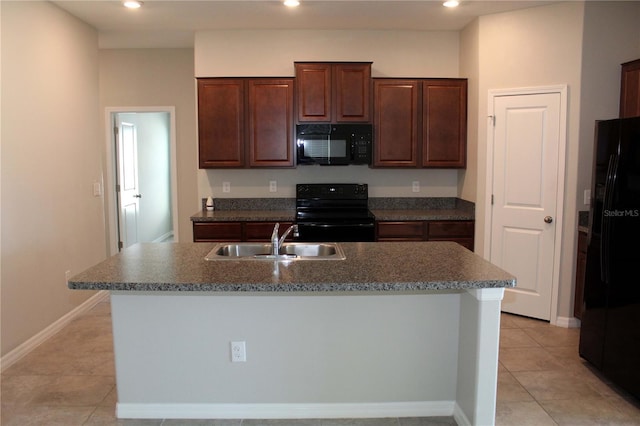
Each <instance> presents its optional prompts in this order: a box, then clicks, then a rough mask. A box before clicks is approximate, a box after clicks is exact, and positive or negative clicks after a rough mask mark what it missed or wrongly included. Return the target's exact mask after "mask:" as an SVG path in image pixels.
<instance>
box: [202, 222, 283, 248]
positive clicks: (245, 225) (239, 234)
mask: <svg viewBox="0 0 640 426" xmlns="http://www.w3.org/2000/svg"><path fill="white" fill-rule="evenodd" d="M276 223H280V228H279V234H280V235H282V234H283V233H284V231H286V230H287V228H288V227H289V226H291V225H292V222H194V223H193V241H194V242H196V243H198V242H220V241H270V240H271V233H272V232H273V227H274V226H275V224H276ZM290 239H292V235H291V234H290V235H289V237H287V240H290Z"/></svg>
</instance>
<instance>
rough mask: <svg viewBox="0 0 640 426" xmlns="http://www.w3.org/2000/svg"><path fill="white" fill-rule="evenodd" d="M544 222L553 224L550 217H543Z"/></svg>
mask: <svg viewBox="0 0 640 426" xmlns="http://www.w3.org/2000/svg"><path fill="white" fill-rule="evenodd" d="M544 221H545V222H546V223H551V222H553V218H552V217H551V216H545V217H544Z"/></svg>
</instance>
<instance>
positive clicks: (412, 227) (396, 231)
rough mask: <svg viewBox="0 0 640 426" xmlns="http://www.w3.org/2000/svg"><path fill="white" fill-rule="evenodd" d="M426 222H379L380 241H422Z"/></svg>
mask: <svg viewBox="0 0 640 426" xmlns="http://www.w3.org/2000/svg"><path fill="white" fill-rule="evenodd" d="M422 240H424V222H422V221H419V222H378V241H422Z"/></svg>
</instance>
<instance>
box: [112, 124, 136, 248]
mask: <svg viewBox="0 0 640 426" xmlns="http://www.w3.org/2000/svg"><path fill="white" fill-rule="evenodd" d="M117 127H118V138H117V139H118V184H117V188H116V189H117V190H118V197H119V207H120V208H119V221H120V224H119V225H120V226H119V231H120V247H121V248H126V247H129V246H130V245H133V244H135V243H137V242H138V216H139V211H140V198H141V197H142V195H140V193H139V192H138V154H137V152H138V148H137V144H138V142H137V136H136V126H135V125H134V124H131V123H126V122H124V121H120V122H119V123H118V126H117Z"/></svg>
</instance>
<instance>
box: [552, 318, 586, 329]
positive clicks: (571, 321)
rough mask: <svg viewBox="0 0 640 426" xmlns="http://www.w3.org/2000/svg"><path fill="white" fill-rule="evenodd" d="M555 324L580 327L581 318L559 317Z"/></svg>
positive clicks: (565, 326)
mask: <svg viewBox="0 0 640 426" xmlns="http://www.w3.org/2000/svg"><path fill="white" fill-rule="evenodd" d="M554 325H555V326H558V327H564V328H580V320H579V319H578V318H576V317H557V318H556V323H555V324H554Z"/></svg>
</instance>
